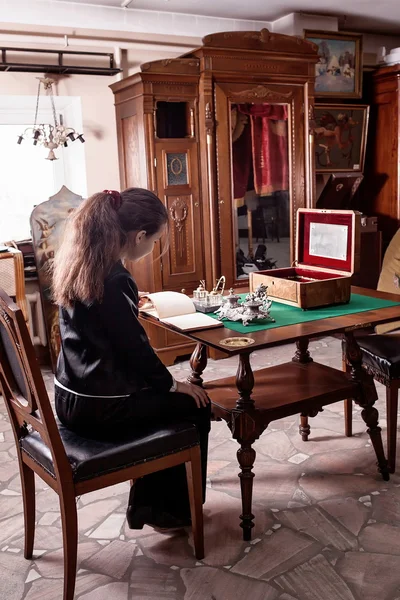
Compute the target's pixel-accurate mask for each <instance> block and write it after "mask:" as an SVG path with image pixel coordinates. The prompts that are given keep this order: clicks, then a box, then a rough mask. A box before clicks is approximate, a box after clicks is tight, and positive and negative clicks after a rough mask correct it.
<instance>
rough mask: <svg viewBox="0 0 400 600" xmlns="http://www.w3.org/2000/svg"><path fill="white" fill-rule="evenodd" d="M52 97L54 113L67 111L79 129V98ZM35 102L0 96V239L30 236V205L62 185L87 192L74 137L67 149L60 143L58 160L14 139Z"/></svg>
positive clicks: (46, 118) (43, 118)
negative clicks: (54, 102) (49, 158)
mask: <svg viewBox="0 0 400 600" xmlns="http://www.w3.org/2000/svg"><path fill="white" fill-rule="evenodd" d="M11 98H14V102H13V104H12V101H11ZM55 100H56V108H57V112H58V113H59V114H64V115H65V121H66V123H67V124H69V123H71V126H73V127H75V128H76V129H78V130H80V131H82V125H81V119H82V117H81V111H80V101H79V98H59V97H58V98H55ZM35 102H36V98H32V97H30V96H28V97H27V96H25V97H22V98H21V97H10V96H8V97H5V96H3V97H0V140H1V143H0V211H1V212H0V244H1V243H2V242H5V241H9V240H16V241H18V240H22V239H26V238H29V237H30V225H29V217H30V214H31V212H32V210H33V208H34V207H35V206H36V205H37V204H40V203H41V202H45V201H46V200H47V199H48V198H49V197H50V196H53V195H54V194H55V193H57V192H58V191H59V190H60V188H61V187H62V186H63V185H66V186H67V187H68V188H70V189H71V190H72V191H73V192H75V193H77V194H81V195H82V196H86V174H85V157H84V148H83V144H81V143H80V142H74V144H73V145H72V146H70V147H68V148H58V149H57V150H56V151H55V153H56V156H57V157H58V160H56V161H50V160H46V156H47V154H48V150H46V149H45V148H43V147H41V146H34V145H33V144H32V142H31V141H29V140H24V141H23V142H22V143H21V144H17V139H18V136H19V135H20V134H21V133H22V132H23V131H24V129H25V128H26V127H28V126H32V117H33V114H34V112H33V111H34V106H35ZM41 102H43V104H45V103H46V104H47V102H48V100H47V98H44V97H43V99H42V98H41ZM26 104H29V108H28V107H27V106H26ZM18 105H19V107H18ZM21 105H22V106H21ZM24 105H25V108H24ZM32 106H33V109H32ZM60 107H61V108H62V111H61V110H60ZM40 122H46V123H48V122H51V112H50V111H41V113H40Z"/></svg>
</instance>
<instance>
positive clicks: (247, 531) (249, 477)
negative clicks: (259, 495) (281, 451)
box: [237, 441, 256, 542]
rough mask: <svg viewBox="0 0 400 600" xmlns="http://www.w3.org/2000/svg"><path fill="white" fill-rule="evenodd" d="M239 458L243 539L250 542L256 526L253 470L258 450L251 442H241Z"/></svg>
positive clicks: (238, 452)
mask: <svg viewBox="0 0 400 600" xmlns="http://www.w3.org/2000/svg"><path fill="white" fill-rule="evenodd" d="M237 458H238V461H239V465H240V468H241V471H240V473H239V477H240V489H241V492H242V514H241V515H240V519H241V521H242V522H241V523H240V527H242V529H243V539H244V540H245V541H246V542H248V541H249V540H251V530H252V528H253V527H254V523H253V519H254V515H253V513H252V512H251V509H252V503H253V479H254V473H253V472H252V469H253V465H254V461H255V459H256V451H255V450H254V449H253V448H252V447H251V443H250V442H243V441H242V442H241V444H240V448H239V450H238V451H237Z"/></svg>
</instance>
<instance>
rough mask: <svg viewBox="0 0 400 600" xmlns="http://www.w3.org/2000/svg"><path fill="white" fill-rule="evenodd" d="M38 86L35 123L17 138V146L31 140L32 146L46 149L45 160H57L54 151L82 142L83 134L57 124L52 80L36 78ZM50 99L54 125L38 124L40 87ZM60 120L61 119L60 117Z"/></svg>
mask: <svg viewBox="0 0 400 600" xmlns="http://www.w3.org/2000/svg"><path fill="white" fill-rule="evenodd" d="M37 79H39V85H38V93H37V99H36V112H35V122H34V125H33V127H27V128H26V129H25V131H24V133H22V134H21V135H20V136H19V137H18V144H21V142H22V140H25V139H32V140H33V145H34V146H37V145H38V144H40V145H41V146H44V147H45V148H48V150H49V154H48V156H47V160H57V157H56V155H55V154H54V150H55V149H56V148H58V147H59V146H65V147H67V146H68V142H74V141H75V140H79V141H80V142H82V143H83V142H84V141H85V140H84V138H83V133H77V132H76V131H75V129H73V128H72V127H65V126H64V125H63V124H62V122H61V123H58V121H57V114H56V107H55V105H54V96H53V88H52V85H53V83H54V79H49V78H48V77H38V78H37ZM42 84H43V87H44V89H45V91H46V93H47V95H48V96H49V97H50V102H51V108H52V110H53V120H54V124H51V123H38V122H37V117H38V111H39V100H40V89H41V85H42ZM60 119H61V117H60Z"/></svg>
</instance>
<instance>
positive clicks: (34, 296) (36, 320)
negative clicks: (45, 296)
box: [26, 292, 47, 346]
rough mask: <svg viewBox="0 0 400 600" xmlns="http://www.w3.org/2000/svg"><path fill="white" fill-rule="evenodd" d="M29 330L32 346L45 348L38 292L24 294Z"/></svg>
mask: <svg viewBox="0 0 400 600" xmlns="http://www.w3.org/2000/svg"><path fill="white" fill-rule="evenodd" d="M26 302H27V305H28V318H29V329H30V334H31V338H32V342H33V344H36V345H37V346H39V345H41V346H47V336H46V325H45V323H44V317H43V310H42V303H41V300H40V292H32V293H30V294H26Z"/></svg>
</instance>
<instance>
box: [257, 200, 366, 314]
mask: <svg viewBox="0 0 400 600" xmlns="http://www.w3.org/2000/svg"><path fill="white" fill-rule="evenodd" d="M296 221H297V226H296V261H295V263H294V266H292V267H287V268H283V269H271V270H268V271H258V272H255V273H250V291H254V290H255V288H256V287H257V286H258V285H259V284H260V283H263V284H265V285H267V286H268V295H269V296H270V297H271V298H272V299H275V300H278V301H279V302H283V303H285V304H290V305H292V306H298V307H300V308H303V309H307V308H315V307H318V306H329V305H334V304H345V303H347V302H349V300H350V288H351V276H352V275H353V273H354V272H356V271H357V270H358V268H359V263H360V229H361V214H360V213H358V212H356V211H352V210H318V209H310V208H300V209H298V211H297V220H296Z"/></svg>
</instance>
